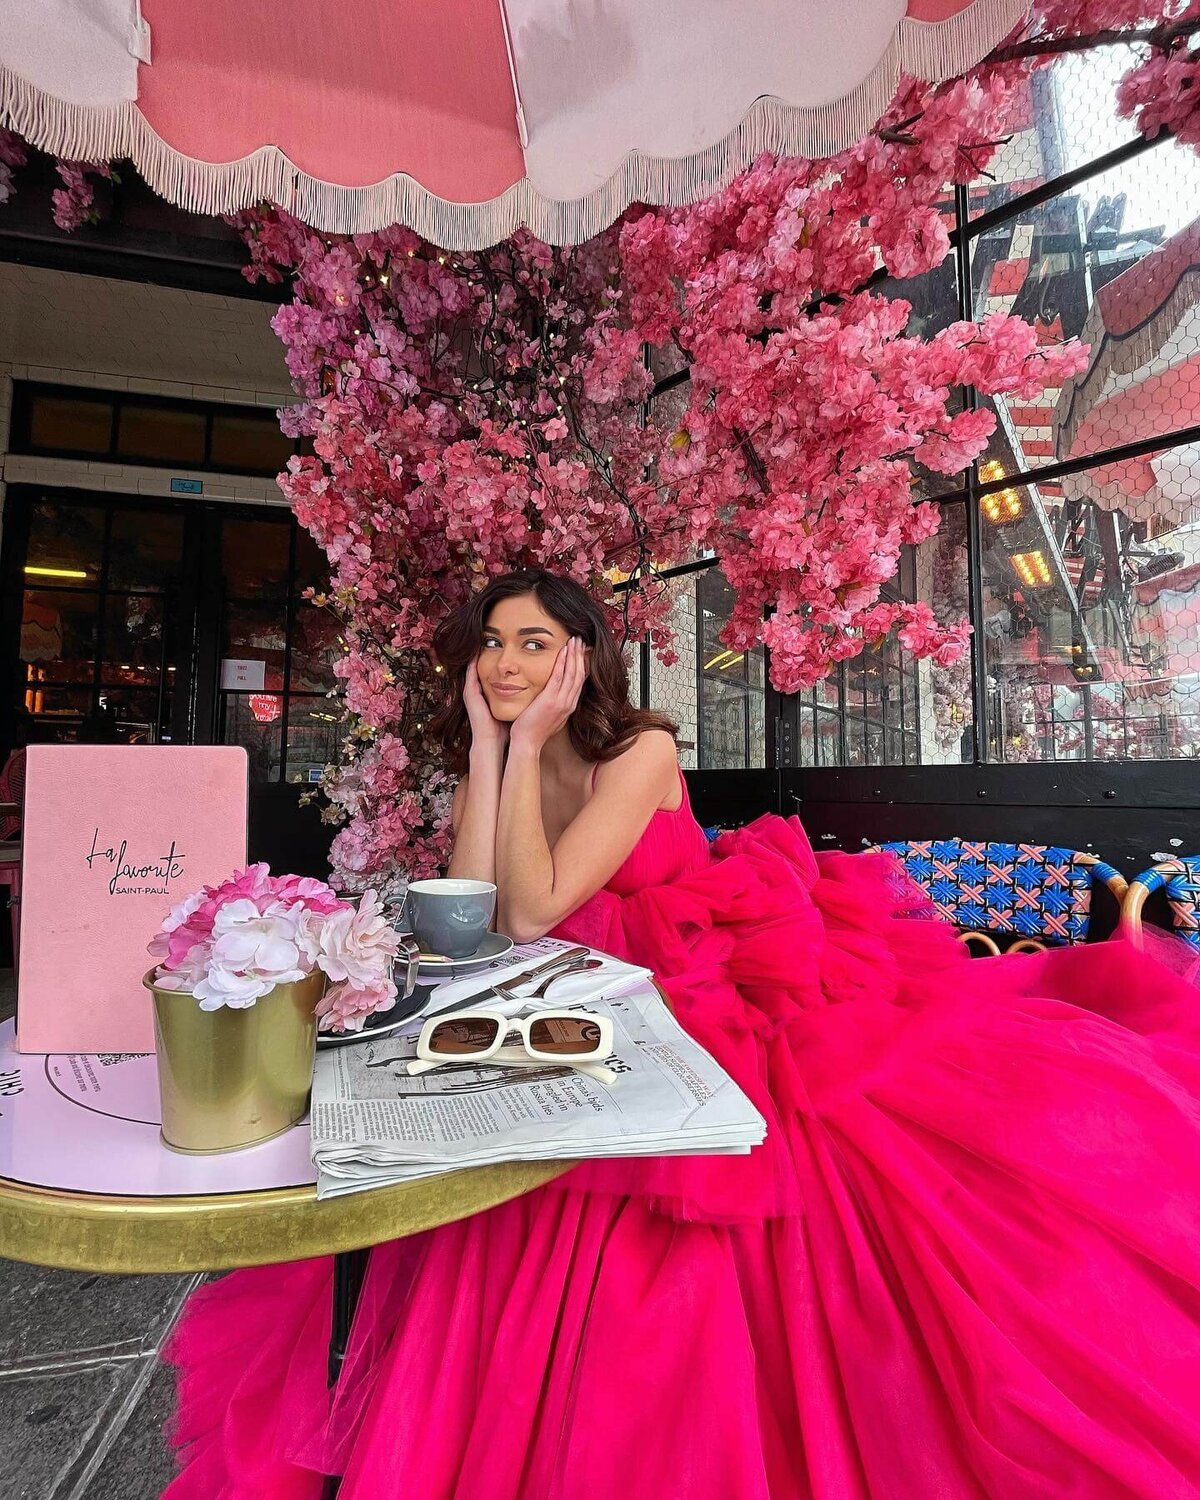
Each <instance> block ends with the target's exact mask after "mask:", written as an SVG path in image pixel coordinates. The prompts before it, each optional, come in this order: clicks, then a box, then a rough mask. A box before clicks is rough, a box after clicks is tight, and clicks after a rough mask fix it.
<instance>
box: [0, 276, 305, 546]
mask: <svg viewBox="0 0 1200 1500" xmlns="http://www.w3.org/2000/svg"><path fill="white" fill-rule="evenodd" d="M272 311H273V309H272V307H271V306H270V305H269V304H265V303H261V302H251V301H245V302H240V303H239V302H238V301H237V299H230V298H226V297H214V296H210V295H208V294H207V293H202V292H184V291H179V290H175V289H172V288H168V287H155V286H148V285H145V284H142V283H138V282H119V281H112V280H109V279H107V278H104V277H94V276H76V275H71V274H68V273H66V272H59V271H46V270H42V269H40V268H36V267H33V268H31V267H26V266H13V265H3V266H0V507H2V506H3V499H4V490H5V486H6V485H7V484H46V485H54V486H58V487H62V488H65V489H87V490H96V491H100V492H107V493H110V494H124V495H162V496H167V497H170V498H171V499H173V500H175V501H177V502H178V503H179V504H181V505H186V504H188V503H189V502H190V501H191V500H193V499H201V498H202V499H204V500H224V501H231V502H236V503H238V504H242V505H246V504H261V505H284V504H286V501H285V500H284V499H283V496H282V495H281V494H280V493H279V488H278V486H277V485H276V483H275V480H274V479H273V478H269V477H251V476H248V475H240V474H239V475H232V474H230V475H225V474H212V473H207V472H203V471H198V470H191V469H186V468H170V469H168V468H149V467H147V466H146V465H143V464H104V463H93V462H89V461H86V460H82V459H57V458H40V457H36V458H35V457H32V456H30V455H28V454H13V453H9V451H8V442H9V432H10V428H11V417H12V386H13V382H14V381H17V380H28V381H36V382H39V383H42V384H47V385H74V386H89V387H92V388H95V389H98V390H106V391H136V392H140V393H143V394H146V395H155V396H169V397H173V398H174V399H176V400H183V401H206V402H212V401H227V402H230V403H233V404H236V405H241V406H264V407H272V408H275V407H279V406H284V405H287V404H288V403H289V402H291V401H294V400H295V396H294V395H293V393H292V392H291V391H290V390H289V388H288V377H287V370H286V368H285V366H284V362H283V351H282V346H281V345H280V343H279V341H278V339H277V338H276V337H275V334H274V333H273V332H272V330H271V327H270V315H271V312H272ZM172 479H198V480H200V482H201V483H202V484H203V486H204V489H203V493H202V495H201V496H189V495H172V493H171V480H172ZM2 516H3V511H2V508H0V527H2V525H3V520H2Z"/></svg>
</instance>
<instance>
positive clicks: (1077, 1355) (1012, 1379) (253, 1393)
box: [168, 573, 1200, 1500]
mask: <svg viewBox="0 0 1200 1500" xmlns="http://www.w3.org/2000/svg"><path fill="white" fill-rule="evenodd" d="M438 652H439V655H440V658H441V660H442V661H443V663H444V664H445V666H446V668H447V672H448V675H449V678H450V681H451V684H452V686H453V693H452V696H451V701H450V703H449V705H448V707H447V709H446V710H445V712H444V713H443V715H442V717H441V720H440V724H439V729H440V732H441V734H442V736H443V738H444V742H445V744H446V747H447V750H448V752H449V754H450V756H451V758H452V759H456V760H457V761H458V762H459V765H460V769H462V770H465V771H466V772H467V774H466V775H465V776H464V777H463V779H462V782H461V784H460V786H459V788H458V793H457V795H456V798H455V804H454V829H455V846H454V856H453V860H452V862H451V872H452V873H453V874H457V875H464V876H475V877H481V878H487V879H493V878H494V879H495V881H496V883H497V885H498V886H499V890H500V926H501V927H502V928H505V929H506V930H508V931H510V932H511V933H512V934H513V935H514V936H516V937H518V938H523V939H530V938H534V937H537V936H540V935H541V934H543V933H545V932H550V931H552V932H554V933H556V934H559V935H561V936H564V937H567V938H570V939H572V940H578V941H583V942H588V943H594V944H596V945H597V946H599V947H602V948H605V949H607V950H609V951H611V952H614V953H617V954H620V955H622V956H625V957H629V958H632V959H636V960H637V961H638V962H640V963H643V964H647V965H649V966H651V967H652V968H654V970H655V971H656V973H657V975H658V977H659V979H660V981H661V982H662V983H663V985H664V987H665V989H666V990H667V992H668V994H669V995H670V998H671V1002H672V1004H673V1005H674V1007H675V1010H676V1013H677V1015H678V1017H679V1019H680V1021H681V1022H682V1023H683V1025H684V1026H685V1027H686V1028H687V1029H688V1030H689V1031H691V1032H692V1034H693V1035H695V1036H696V1037H697V1038H698V1039H699V1041H700V1042H701V1043H702V1044H703V1045H704V1046H705V1047H707V1048H708V1049H709V1050H710V1051H711V1052H712V1053H713V1054H714V1055H715V1056H716V1057H717V1058H718V1059H719V1060H720V1061H721V1062H722V1064H723V1065H724V1066H725V1067H726V1068H727V1070H728V1071H729V1072H730V1073H731V1074H732V1075H733V1076H734V1077H735V1078H736V1079H737V1080H738V1081H739V1083H740V1084H741V1085H742V1087H743V1088H744V1089H745V1090H746V1091H747V1092H748V1093H749V1094H750V1095H751V1097H752V1098H753V1099H754V1100H755V1102H756V1104H757V1105H758V1107H759V1109H760V1110H762V1112H763V1114H764V1115H765V1117H766V1119H767V1122H768V1136H767V1141H766V1143H765V1145H764V1146H762V1147H761V1148H760V1149H758V1150H757V1151H755V1152H753V1153H751V1155H750V1156H749V1157H740V1158H691V1159H689V1158H661V1159H657V1160H645V1161H640V1162H630V1161H620V1162H596V1163H589V1164H587V1165H586V1166H584V1167H580V1168H577V1169H575V1170H574V1171H572V1172H571V1173H569V1174H567V1175H566V1176H565V1177H563V1178H561V1179H559V1180H558V1181H557V1182H554V1183H552V1184H550V1185H549V1186H547V1187H545V1188H543V1189H541V1190H540V1191H538V1192H536V1193H532V1194H530V1195H528V1196H527V1197H525V1198H522V1199H519V1200H517V1201H515V1202H513V1203H510V1204H506V1205H503V1206H502V1207H500V1208H497V1209H494V1210H492V1211H490V1212H488V1213H485V1214H481V1215H478V1216H477V1217H475V1218H473V1219H470V1220H467V1221H464V1222H462V1223H458V1224H452V1225H448V1226H446V1227H445V1228H443V1229H439V1230H436V1231H434V1232H432V1233H430V1234H427V1235H425V1236H422V1237H420V1238H419V1239H418V1240H415V1241H408V1242H401V1243H398V1244H393V1245H386V1246H381V1247H379V1248H378V1249H376V1250H375V1251H374V1252H373V1253H372V1262H371V1268H370V1271H369V1274H368V1278H367V1285H366V1288H365V1291H364V1297H363V1302H362V1304H361V1306H360V1312H359V1316H358V1318H357V1320H356V1325H355V1334H354V1347H353V1349H352V1353H351V1358H350V1361H349V1363H348V1365H347V1368H346V1371H345V1373H344V1376H343V1380H342V1382H341V1384H340V1386H339V1391H338V1395H337V1399H336V1400H335V1402H334V1405H333V1410H332V1412H330V1411H329V1409H328V1401H327V1399H326V1397H325V1395H324V1390H323V1384H324V1351H325V1340H326V1337H327V1330H328V1317H329V1313H328V1303H329V1275H330V1273H329V1267H328V1263H327V1262H310V1263H306V1264H301V1265H296V1266H290V1267H282V1268H271V1269H270V1270H267V1271H253V1272H240V1273H237V1274H236V1275H234V1276H232V1277H230V1278H227V1279H226V1280H225V1281H223V1282H219V1283H216V1284H215V1285H214V1286H213V1287H211V1288H209V1289H207V1290H206V1291H205V1292H204V1293H203V1294H202V1297H201V1298H200V1299H199V1300H198V1302H197V1304H196V1305H195V1306H194V1307H193V1309H192V1311H191V1312H190V1314H189V1316H188V1318H187V1319H186V1320H185V1323H184V1326H183V1328H182V1331H181V1333H180V1335H179V1336H178V1338H177V1342H176V1349H175V1358H176V1360H177V1362H178V1363H179V1364H180V1366H181V1371H182V1385H181V1391H182V1410H181V1418H180V1430H179V1438H180V1441H181V1444H182V1449H183V1456H184V1458H185V1459H186V1460H190V1465H189V1467H188V1468H187V1469H185V1471H184V1473H183V1475H182V1476H181V1478H180V1479H179V1480H177V1481H176V1483H175V1484H174V1485H173V1486H172V1487H171V1488H170V1489H169V1490H168V1494H169V1495H170V1496H171V1497H172V1500H176V1497H178V1500H183V1497H193V1496H195V1497H201V1496H202V1497H203V1500H217V1497H233V1500H242V1497H245V1500H250V1497H252V1496H253V1497H254V1500H277V1497H289V1500H290V1497H296V1500H301V1497H303V1500H307V1497H310V1496H311V1497H314V1500H315V1497H316V1496H317V1495H319V1493H320V1481H319V1478H318V1477H317V1471H318V1470H319V1469H320V1468H321V1467H322V1466H323V1465H324V1466H327V1467H328V1468H329V1469H330V1470H332V1471H335V1472H343V1471H344V1473H345V1480H344V1484H343V1488H342V1496H343V1500H390V1497H392V1496H396V1497H400V1496H405V1497H408V1496H412V1497H414V1500H450V1497H454V1500H613V1497H617V1496H621V1497H626V1496H630V1495H634V1496H638V1497H642V1496H645V1497H648V1500H651V1497H652V1500H801V1497H806V1500H807V1497H813V1500H934V1497H939V1500H973V1497H980V1500H983V1497H987V1500H1035V1497H1036V1500H1045V1497H1062V1500H1066V1497H1071V1500H1118V1497H1120V1500H1128V1497H1131V1496H1137V1497H1144V1500H1169V1497H1170V1500H1182V1497H1184V1496H1189V1497H1190V1496H1195V1495H1196V1494H1197V1493H1198V1490H1197V1476H1200V1410H1198V1402H1197V1397H1196V1394H1195V1393H1196V1392H1197V1391H1200V1290H1198V1288H1200V1166H1198V1163H1200V1047H1198V1046H1197V1037H1196V1027H1195V1023H1194V1021H1193V1020H1192V1016H1193V1014H1194V1012H1195V1010H1196V1005H1195V999H1196V996H1195V991H1194V990H1193V989H1192V988H1191V987H1190V986H1189V985H1187V984H1185V983H1184V982H1182V981H1181V980H1179V979H1177V978H1176V977H1175V976H1174V975H1173V974H1172V973H1171V972H1170V971H1169V969H1167V968H1166V967H1164V966H1162V965H1159V964H1158V963H1156V962H1154V961H1153V960H1151V959H1148V958H1144V957H1142V956H1141V955H1139V954H1137V953H1135V952H1134V951H1133V950H1132V948H1131V947H1130V946H1129V945H1128V944H1126V943H1124V942H1115V943H1111V944H1105V945H1102V946H1101V947H1094V948H1091V949H1078V950H1073V951H1068V952H1060V953H1056V954H1049V955H1045V956H1042V957H1035V958H1029V957H1021V958H1020V959H1016V958H1014V959H1011V960H1004V959H999V960H985V961H972V962H968V960H966V958H965V957H964V955H963V953H962V949H961V947H960V945H959V944H958V943H957V942H956V941H955V939H954V937H953V934H952V933H951V932H950V930H949V929H948V928H946V927H944V926H943V925H942V924H940V923H938V922H935V921H930V920H927V918H928V915H929V914H928V911H927V910H926V909H925V907H924V905H923V903H922V901H921V898H920V897H919V895H918V894H917V893H916V892H915V891H913V890H912V888H911V887H909V886H907V884H906V883H905V882H904V881H903V879H902V878H901V877H900V876H899V875H898V873H897V871H896V869H895V867H894V865H893V864H892V863H891V862H890V861H889V860H887V859H885V858H884V857H882V856H871V855H861V854H860V855H854V856H847V855H842V854H836V853H834V854H827V855H824V856H821V857H820V858H816V857H814V855H813V853H812V851H811V850H810V848H809V846H808V844H807V842H806V840H805V838H804V835H803V833H802V831H801V829H800V827H799V824H798V823H797V822H796V821H795V820H794V819H793V820H791V821H789V822H784V821H783V820H781V819H778V818H766V819H762V820H760V821H759V822H758V823H757V824H755V825H753V826H752V827H751V828H749V829H745V830H742V831H741V832H739V833H736V834H732V835H726V836H725V837H723V838H722V839H720V840H719V841H718V843H717V845H716V848H715V852H714V853H710V851H709V848H708V847H707V845H706V841H705V839H704V836H703V834H702V833H701V831H700V829H699V828H698V827H697V825H696V823H695V821H694V819H693V818H692V816H691V814H690V811H689V809H688V805H687V794H686V790H685V787H684V784H683V779H682V777H681V775H680V772H679V768H678V765H677V762H676V759H675V754H674V745H673V741H672V737H671V733H670V728H669V726H668V725H667V724H666V722H665V721H664V720H662V719H660V718H658V717H656V716H654V715H651V714H645V713H640V712H638V711H637V710H634V709H632V708H631V707H630V705H629V703H628V698H627V693H626V680H625V673H624V668H623V665H622V662H621V658H620V654H619V652H618V650H617V648H616V645H615V643H614V642H613V640H612V638H611V636H610V635H609V633H608V631H607V629H606V627H605V624H604V620H603V616H602V614H601V612H600V610H599V608H598V607H597V605H596V604H595V603H594V601H592V600H591V599H590V598H589V597H588V596H587V594H586V593H585V592H584V591H583V590H582V589H580V588H579V587H578V586H577V585H576V584H574V583H571V582H569V581H567V580H564V579H559V578H554V577H552V576H550V575H548V574H545V573H528V574H517V575H511V576H508V577H505V578H501V579H497V580H495V581H494V582H492V583H491V584H489V585H488V586H487V588H485V589H484V590H483V591H482V593H480V594H478V595H477V596H476V597H475V598H474V599H473V600H472V601H470V603H469V604H468V605H466V606H464V607H463V608H462V609H461V610H460V611H458V613H457V614H456V615H455V616H453V617H452V618H451V619H450V620H449V621H448V622H447V624H446V626H445V627H444V628H443V629H442V631H441V632H440V634H439V638H438Z"/></svg>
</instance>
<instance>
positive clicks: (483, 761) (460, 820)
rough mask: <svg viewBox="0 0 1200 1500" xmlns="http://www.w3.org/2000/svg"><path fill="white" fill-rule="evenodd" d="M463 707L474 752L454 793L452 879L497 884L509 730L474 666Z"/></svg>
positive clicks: (466, 688) (450, 868)
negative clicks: (499, 720)
mask: <svg viewBox="0 0 1200 1500" xmlns="http://www.w3.org/2000/svg"><path fill="white" fill-rule="evenodd" d="M463 702H464V703H465V704H466V708H467V716H468V718H469V720H470V724H471V751H470V759H469V766H468V771H467V774H466V776H464V777H463V779H462V780H461V781H460V782H459V784H458V786H457V787H456V788H455V790H454V803H453V806H452V808H451V812H450V822H451V827H452V828H453V830H454V853H453V854H452V855H451V856H450V866H449V869H448V870H447V871H446V873H447V874H448V875H452V876H456V877H458V878H459V879H460V880H461V879H465V880H488V881H492V882H493V883H494V882H495V879H496V819H497V817H498V815H499V811H500V784H501V781H502V779H503V776H504V751H505V747H506V746H507V744H508V726H507V725H505V724H500V723H497V721H496V720H495V719H493V718H492V715H491V712H490V710H489V709H488V706H487V703H486V702H485V701H484V697H483V690H482V689H481V688H480V686H479V675H478V673H477V672H476V670H475V664H474V662H472V663H471V665H470V666H469V667H468V668H467V678H466V681H465V683H464V684H463Z"/></svg>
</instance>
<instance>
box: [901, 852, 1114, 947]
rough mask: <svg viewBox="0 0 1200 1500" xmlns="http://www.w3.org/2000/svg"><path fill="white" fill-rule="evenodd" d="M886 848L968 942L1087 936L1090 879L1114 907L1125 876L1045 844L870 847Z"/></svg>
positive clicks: (1060, 943) (1026, 942) (1062, 941)
mask: <svg viewBox="0 0 1200 1500" xmlns="http://www.w3.org/2000/svg"><path fill="white" fill-rule="evenodd" d="M873 847H874V848H875V849H876V850H880V851H882V852H883V853H886V854H894V855H896V857H897V858H898V859H899V860H900V862H901V863H902V864H903V866H904V869H905V871H906V872H907V873H908V875H909V877H910V878H911V879H912V880H913V881H914V882H915V883H916V884H917V885H919V886H920V887H921V889H922V890H923V891H924V892H925V893H926V895H927V896H928V897H929V899H930V901H931V902H932V903H933V905H934V906H935V907H936V908H937V911H938V914H939V916H942V917H944V918H945V919H946V920H947V921H948V922H952V923H953V924H954V926H955V927H957V928H958V929H959V931H960V937H961V940H962V941H963V942H964V943H966V944H967V946H968V948H970V949H971V950H972V951H973V952H974V951H982V952H983V953H985V954H988V955H992V954H997V953H999V952H1001V947H1000V944H999V943H998V942H997V941H996V940H997V938H1004V939H1009V938H1011V939H1014V941H1011V942H1008V943H1007V945H1006V947H1005V949H1004V950H1003V951H1005V952H1008V953H1038V952H1040V951H1041V950H1042V949H1044V948H1060V947H1067V946H1069V945H1071V944H1074V943H1084V942H1086V941H1087V935H1088V924H1089V921H1090V918H1091V909H1092V891H1093V889H1094V887H1095V886H1096V884H1097V883H1099V884H1101V885H1105V886H1107V887H1108V889H1109V890H1110V891H1111V892H1112V894H1113V897H1114V899H1115V900H1116V902H1117V904H1118V906H1119V905H1120V904H1121V901H1122V899H1123V898H1124V895H1125V889H1126V887H1125V880H1124V878H1123V877H1122V876H1121V875H1119V874H1118V873H1117V871H1116V870H1114V869H1113V867H1112V866H1111V865H1108V864H1105V863H1104V861H1103V860H1102V859H1097V857H1096V856H1095V855H1094V854H1081V853H1080V852H1079V851H1077V850H1075V849H1058V848H1054V847H1051V846H1047V845H1045V844H1002V843H976V842H974V841H971V840H968V839H915V840H899V841H896V842H894V843H887V844H876V845H874V846H873Z"/></svg>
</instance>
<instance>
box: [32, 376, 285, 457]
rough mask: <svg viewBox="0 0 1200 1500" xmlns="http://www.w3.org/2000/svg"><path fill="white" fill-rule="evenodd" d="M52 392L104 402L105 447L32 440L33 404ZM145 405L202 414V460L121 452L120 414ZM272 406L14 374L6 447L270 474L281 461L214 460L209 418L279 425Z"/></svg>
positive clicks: (34, 452)
mask: <svg viewBox="0 0 1200 1500" xmlns="http://www.w3.org/2000/svg"><path fill="white" fill-rule="evenodd" d="M40 396H52V397H59V398H61V399H65V400H71V401H86V402H88V403H89V404H90V405H93V406H97V407H107V408H108V410H109V427H108V448H107V449H106V450H105V451H103V452H97V451H96V450H95V449H87V448H63V447H56V446H51V445H49V444H41V443H35V442H34V441H33V416H34V406H35V404H36V401H37V399H38V397H40ZM130 409H134V410H143V411H147V410H148V411H171V412H180V413H185V414H187V415H189V416H193V417H194V416H200V417H202V418H203V419H204V457H203V459H201V460H200V461H197V460H195V459H192V458H177V459H173V458H144V457H139V456H137V455H135V454H128V453H123V452H122V451H121V449H120V443H119V434H120V430H121V415H122V413H123V412H124V411H126V410H130ZM275 411H276V408H274V407H270V406H253V405H249V404H244V403H241V402H225V401H188V400H185V399H184V398H182V397H177V396H158V395H153V394H151V393H149V392H145V393H143V392H141V391H114V390H110V389H107V388H105V387H101V386H77V385H57V384H55V383H53V382H50V381H39V380H14V381H13V395H12V432H11V437H10V441H9V450H8V451H9V452H10V453H14V454H23V455H29V456H31V457H37V458H66V459H78V460H81V461H87V462H89V463H111V464H121V465H125V466H129V467H134V468H143V469H172V468H175V469H179V470H181V471H186V472H187V473H196V474H244V475H247V476H250V477H252V478H258V479H262V478H267V479H273V478H274V477H275V475H276V474H278V473H279V472H280V469H281V468H282V467H283V465H282V464H272V465H270V466H266V465H264V466H262V467H258V468H249V467H246V466H244V465H243V466H238V467H233V466H231V465H229V464H226V463H215V462H213V460H212V457H211V455H212V442H213V421H214V419H215V418H218V417H223V416H237V417H248V418H251V419H253V420H255V421H261V422H262V423H263V425H264V427H265V426H266V425H267V424H268V422H272V423H275V426H276V431H278V423H277V420H276V417H275ZM289 441H290V442H291V454H290V455H288V456H292V455H295V454H297V453H299V452H301V451H302V450H301V444H300V442H299V441H298V440H296V439H290V440H289Z"/></svg>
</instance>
